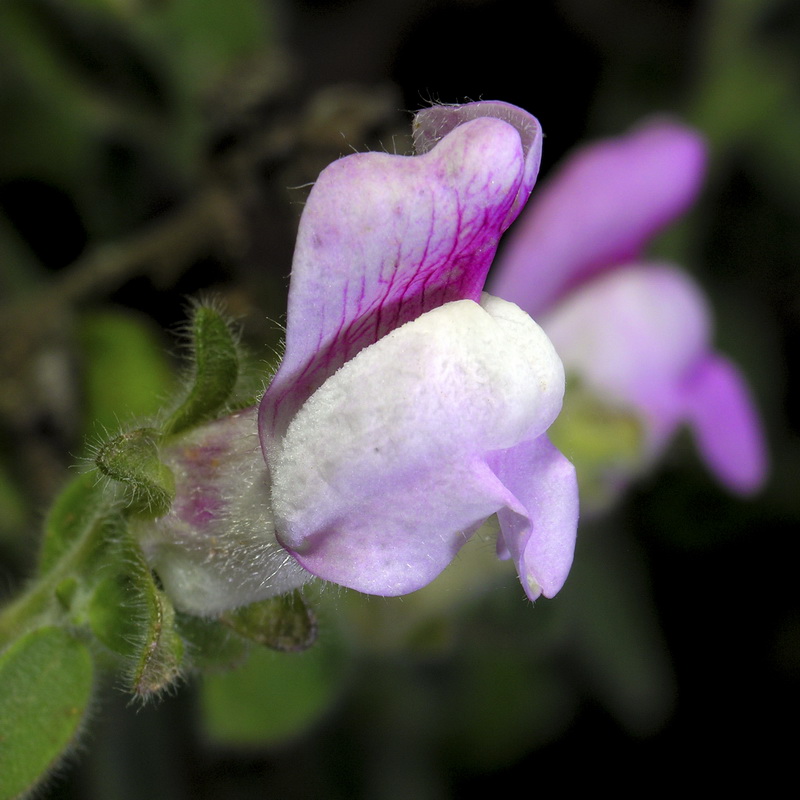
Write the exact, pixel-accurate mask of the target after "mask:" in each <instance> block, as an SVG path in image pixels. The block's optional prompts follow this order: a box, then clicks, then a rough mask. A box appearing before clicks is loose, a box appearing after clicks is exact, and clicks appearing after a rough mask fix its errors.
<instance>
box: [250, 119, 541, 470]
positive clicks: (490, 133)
mask: <svg viewBox="0 0 800 800" xmlns="http://www.w3.org/2000/svg"><path fill="white" fill-rule="evenodd" d="M525 169H526V167H525V156H524V153H523V147H522V143H521V141H520V135H519V133H518V131H517V130H516V129H515V128H514V127H512V126H511V125H509V124H508V123H507V122H503V121H501V120H499V119H491V118H488V117H484V118H480V119H475V120H472V121H470V122H466V123H464V124H463V125H460V126H458V127H457V128H456V129H455V130H453V131H452V132H451V133H450V134H449V135H448V136H446V137H445V138H444V139H442V141H441V142H440V143H439V144H438V145H437V146H436V147H435V148H434V149H433V150H431V151H430V152H429V153H427V154H425V155H422V156H414V157H404V156H393V155H387V154H384V153H362V154H356V155H353V156H348V157H347V158H343V159H341V160H340V161H337V162H335V163H334V164H331V165H330V166H329V167H328V168H327V169H325V170H324V171H323V172H322V174H321V175H320V177H319V179H318V181H317V183H316V184H315V186H314V188H313V190H312V191H311V194H310V196H309V198H308V203H307V205H306V208H305V211H304V212H303V216H302V219H301V221H300V229H299V232H298V239H297V246H296V249H295V256H294V262H293V267H292V277H291V287H290V291H289V307H288V318H287V329H286V352H285V356H284V359H283V361H282V363H281V366H280V369H279V370H278V372H277V374H276V376H275V378H274V379H273V381H272V383H271V384H270V386H269V389H268V390H267V392H266V394H265V395H264V398H263V400H262V403H261V408H260V416H259V425H260V432H261V436H262V446H263V447H264V451H265V454H267V453H268V451H269V449H270V448H271V447H273V446H274V445H275V442H276V440H277V439H279V438H280V436H282V434H283V433H284V431H285V430H286V427H287V426H288V424H289V421H290V420H291V419H292V417H293V416H294V414H295V413H296V412H297V410H298V408H299V407H300V406H301V405H302V404H303V402H305V400H306V399H307V398H308V397H309V396H310V395H311V394H312V393H313V392H314V391H315V390H316V389H317V388H318V387H319V386H321V385H322V383H323V382H324V381H325V380H326V379H327V378H328V377H329V376H330V375H332V374H333V373H334V372H336V370H337V369H338V368H339V367H340V366H342V364H344V363H345V362H347V361H348V360H350V359H351V358H352V357H353V356H355V355H356V354H357V353H358V352H359V351H361V350H362V349H363V348H364V347H367V346H369V345H371V344H373V343H374V342H376V341H378V340H379V339H380V338H382V337H383V336H385V335H386V334H387V333H389V332H390V331H392V330H394V329H395V328H398V327H399V326H401V325H403V324H404V323H406V322H408V321H410V320H413V319H416V318H417V317H419V316H420V315H421V314H424V313H425V312H426V311H429V310H430V309H432V308H436V307H438V306H441V305H443V304H445V303H448V302H450V301H453V300H459V299H471V300H475V301H478V300H479V299H480V294H481V291H482V289H483V284H484V282H485V279H486V273H487V271H488V269H489V265H490V264H491V261H492V259H493V257H494V254H495V250H496V248H497V243H498V240H499V237H500V235H501V233H502V232H503V231H504V230H505V228H506V227H507V225H508V222H507V218H508V214H509V211H510V209H511V208H512V207H513V205H514V203H515V202H516V201H517V198H518V195H519V192H520V186H521V185H522V184H523V181H524V180H525Z"/></svg>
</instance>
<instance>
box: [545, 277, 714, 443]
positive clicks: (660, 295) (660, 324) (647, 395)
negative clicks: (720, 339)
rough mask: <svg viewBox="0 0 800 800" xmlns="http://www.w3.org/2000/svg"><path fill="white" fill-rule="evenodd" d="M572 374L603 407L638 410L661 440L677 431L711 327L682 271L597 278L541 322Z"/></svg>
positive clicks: (700, 297) (699, 295)
mask: <svg viewBox="0 0 800 800" xmlns="http://www.w3.org/2000/svg"><path fill="white" fill-rule="evenodd" d="M540 321H541V324H542V327H543V328H544V329H545V331H546V332H547V335H548V336H549V337H550V339H551V341H552V342H553V345H554V346H555V348H556V350H557V351H558V354H559V355H560V356H561V359H562V361H563V362H564V368H565V369H566V371H567V373H568V374H573V375H575V376H576V377H578V378H579V379H580V380H581V381H582V383H583V384H584V385H585V386H586V387H587V388H589V389H591V390H592V391H594V392H595V393H596V394H598V395H599V396H601V397H602V398H603V399H604V400H605V401H607V402H610V403H612V404H616V405H621V406H628V407H632V408H636V409H638V410H639V411H640V412H643V413H644V415H645V417H647V420H648V423H649V425H650V427H651V429H652V430H651V434H653V433H654V432H655V431H656V430H657V431H659V434H658V435H656V436H655V437H654V438H656V439H661V438H662V436H661V434H660V431H661V429H664V432H665V433H666V434H669V433H671V432H672V429H673V428H674V425H675V424H677V414H678V405H679V404H682V402H683V400H682V399H680V398H678V395H679V393H680V392H681V391H682V390H681V388H680V387H681V384H682V382H683V380H684V377H685V375H686V374H687V372H688V371H689V370H690V369H692V368H693V366H694V364H695V363H696V362H697V360H698V359H699V358H701V357H702V356H703V355H704V354H705V353H706V352H707V350H708V347H709V337H710V328H711V319H710V312H709V309H708V306H707V304H706V301H705V297H704V296H703V293H702V291H701V289H700V287H699V286H698V285H697V284H696V283H695V282H694V280H692V278H691V277H690V276H689V275H688V274H687V273H686V272H684V271H683V270H679V269H677V268H675V267H671V266H668V265H662V264H636V265H631V266H628V267H625V268H624V269H618V270H614V271H613V272H609V273H606V274H603V275H599V276H597V277H596V278H595V279H594V280H592V281H589V282H587V283H585V284H584V285H583V286H581V287H579V288H578V289H576V290H575V291H573V292H572V293H571V294H570V295H569V296H568V297H566V298H564V299H563V300H562V301H561V302H560V303H559V304H558V305H556V306H555V308H554V309H553V310H552V312H551V313H549V314H546V315H544V316H543V317H541V319H540Z"/></svg>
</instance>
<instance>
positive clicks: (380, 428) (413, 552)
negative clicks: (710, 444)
mask: <svg viewBox="0 0 800 800" xmlns="http://www.w3.org/2000/svg"><path fill="white" fill-rule="evenodd" d="M485 304H486V305H487V310H484V309H483V308H481V307H480V306H478V305H477V304H476V303H473V302H472V301H468V300H464V301H457V302H454V303H448V304H446V305H445V306H442V307H440V308H437V309H434V310H432V311H429V312H427V313H426V314H424V315H423V316H421V317H419V318H418V319H416V320H415V321H413V322H411V323H408V324H406V325H404V326H403V327H401V328H398V329H397V330H395V331H393V332H392V333H390V334H388V335H387V336H385V337H384V338H383V339H381V340H380V341H379V342H377V343H376V344H374V345H372V346H371V347H368V348H366V349H364V350H362V351H361V353H359V355H357V356H356V357H355V358H354V359H352V360H351V361H349V362H348V363H347V364H345V365H344V366H343V367H342V368H341V369H340V370H339V371H338V372H337V373H336V374H335V375H334V376H332V377H331V378H329V379H328V380H327V381H326V382H325V383H324V384H323V385H322V387H320V389H319V390H318V391H317V392H315V394H314V395H312V397H311V398H310V399H309V400H308V402H307V403H306V404H305V405H304V406H303V407H302V408H301V409H300V411H299V412H298V414H297V416H296V418H295V419H294V420H293V421H292V423H291V424H290V426H289V428H288V430H287V432H286V436H285V438H284V440H283V442H282V448H281V451H280V453H279V455H278V456H277V457H276V458H275V459H274V461H273V462H272V464H271V468H272V470H271V471H272V475H273V509H274V511H275V520H276V527H277V530H278V538H279V540H280V541H281V543H282V544H283V545H284V546H285V547H286V548H287V549H288V550H289V551H290V552H291V553H292V554H293V555H294V556H295V558H297V560H298V561H299V562H300V563H301V564H302V565H303V566H304V567H305V568H306V569H308V570H309V571H310V572H313V573H314V574H316V575H318V576H319V577H322V578H326V579H328V580H333V581H335V582H336V583H341V584H344V585H345V586H350V587H351V588H354V589H358V590H360V591H365V592H369V593H373V594H385V595H394V594H403V593H406V592H409V591H413V590H415V589H418V588H420V587H421V586H423V585H425V584H426V583H428V582H430V581H431V580H432V579H433V578H434V577H435V576H436V575H437V574H438V573H439V572H441V570H442V569H444V567H445V566H447V564H448V563H449V562H450V561H451V560H452V558H453V556H454V555H455V553H456V552H457V551H458V549H459V548H460V547H461V545H462V544H463V543H464V541H465V540H466V536H467V534H466V533H465V532H466V531H468V532H471V531H472V530H473V529H474V528H475V526H476V525H478V524H479V523H480V522H481V521H483V520H484V519H486V517H488V516H489V515H490V514H492V513H494V512H495V511H497V510H498V509H499V508H501V507H502V506H503V505H504V504H505V503H506V502H508V497H509V496H508V492H507V490H506V489H505V488H504V487H503V485H502V483H501V482H500V481H499V480H498V478H497V477H496V475H495V474H494V473H493V472H492V470H491V469H489V467H488V466H487V464H486V461H485V456H486V455H487V454H489V453H492V452H494V451H497V450H501V449H507V448H510V447H513V446H515V445H516V444H517V443H518V442H519V441H521V440H525V439H529V438H536V437H538V436H539V435H540V434H541V433H543V431H544V430H545V429H546V428H547V427H548V426H549V425H550V424H551V422H552V421H553V419H554V418H555V416H556V415H557V414H558V411H559V409H560V407H561V401H562V397H563V388H564V387H563V380H564V375H563V369H562V367H561V362H560V360H559V359H558V356H557V355H556V354H555V351H554V350H553V348H552V345H551V344H550V342H549V340H548V339H547V337H546V336H545V335H544V334H543V332H542V331H541V329H540V328H539V326H537V325H536V323H534V322H533V321H532V320H531V319H530V318H529V317H528V316H527V315H526V314H524V312H522V311H521V310H520V309H518V308H517V307H516V306H514V305H513V304H511V303H506V302H504V301H500V300H498V299H496V298H486V299H485Z"/></svg>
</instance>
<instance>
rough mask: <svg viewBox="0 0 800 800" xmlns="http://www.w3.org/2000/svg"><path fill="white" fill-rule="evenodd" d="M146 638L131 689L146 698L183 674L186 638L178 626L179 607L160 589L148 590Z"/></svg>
mask: <svg viewBox="0 0 800 800" xmlns="http://www.w3.org/2000/svg"><path fill="white" fill-rule="evenodd" d="M146 599H147V606H148V609H147V610H148V612H149V616H148V619H147V627H146V631H145V639H144V641H143V642H142V646H140V647H139V651H138V654H137V659H136V661H135V663H134V669H133V671H132V672H131V674H130V688H131V691H132V692H133V693H134V694H135V695H136V696H137V697H141V698H142V699H146V698H148V697H150V696H151V695H155V694H158V693H159V692H161V691H162V690H164V689H166V688H167V687H168V686H170V685H171V684H172V683H174V682H175V681H176V680H177V679H178V677H179V676H180V672H181V666H182V662H183V640H182V639H181V637H180V635H179V634H178V632H177V630H176V628H175V609H174V608H173V606H172V603H171V602H170V600H169V598H168V597H167V595H166V594H164V592H162V591H160V590H159V589H155V591H153V592H151V593H148V595H147V598H146Z"/></svg>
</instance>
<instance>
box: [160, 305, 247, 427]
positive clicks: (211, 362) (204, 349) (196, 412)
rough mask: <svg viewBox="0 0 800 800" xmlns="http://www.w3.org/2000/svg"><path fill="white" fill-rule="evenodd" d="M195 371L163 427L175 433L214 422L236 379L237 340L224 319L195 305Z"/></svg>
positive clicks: (192, 325)
mask: <svg viewBox="0 0 800 800" xmlns="http://www.w3.org/2000/svg"><path fill="white" fill-rule="evenodd" d="M191 334H192V349H193V352H194V361H195V370H194V379H193V381H192V388H191V390H190V391H189V394H188V396H187V397H186V399H185V400H184V401H183V403H181V405H180V406H179V407H178V408H177V409H176V410H175V411H174V412H173V414H172V415H171V416H170V418H169V420H167V423H166V425H165V426H164V433H165V434H175V433H180V432H181V431H184V430H186V429H187V428H191V427H194V426H195V425H199V424H200V423H201V422H206V421H207V420H210V419H214V418H215V417H216V416H217V415H218V413H219V412H220V411H221V410H222V409H223V408H224V406H225V403H227V402H228V400H229V399H230V397H231V395H232V393H233V390H234V388H235V387H236V381H237V379H238V377H239V354H238V350H237V346H236V339H235V337H234V335H233V333H232V331H231V329H230V327H229V326H228V323H227V322H226V321H225V320H224V319H223V317H222V316H221V315H220V314H219V313H218V312H217V311H215V310H214V309H213V308H210V307H208V306H198V307H197V308H196V309H195V312H194V318H193V319H192V324H191Z"/></svg>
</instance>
